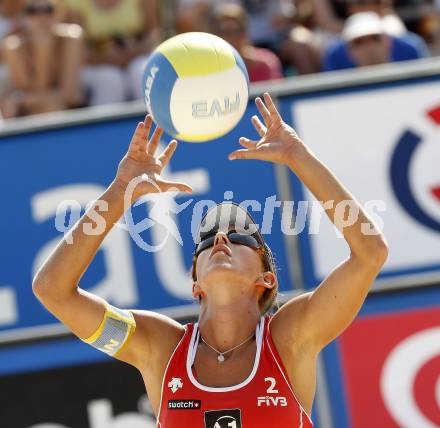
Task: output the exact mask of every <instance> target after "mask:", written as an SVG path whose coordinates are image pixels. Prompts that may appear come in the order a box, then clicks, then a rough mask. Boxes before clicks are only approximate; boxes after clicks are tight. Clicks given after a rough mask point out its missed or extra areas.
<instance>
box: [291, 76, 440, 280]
mask: <svg viewBox="0 0 440 428" xmlns="http://www.w3.org/2000/svg"><path fill="white" fill-rule="evenodd" d="M291 112H292V117H293V120H294V123H295V126H296V129H297V131H298V133H299V135H300V136H301V137H302V139H303V140H304V141H305V143H306V144H307V145H308V146H309V147H310V148H311V149H312V150H313V151H314V152H315V153H316V155H317V156H318V158H319V159H321V160H322V161H323V162H324V163H325V164H327V165H328V166H329V167H330V168H331V170H332V171H333V172H334V173H335V174H336V176H337V177H338V178H339V179H340V180H341V181H342V183H343V184H344V185H345V186H346V187H347V188H348V189H349V190H350V191H351V192H352V193H353V195H354V196H355V197H356V198H357V199H358V200H359V201H361V202H362V203H363V204H364V205H367V204H371V206H372V207H373V211H375V212H376V214H375V216H376V217H377V215H379V216H380V217H381V218H382V220H383V223H384V233H385V235H386V238H387V240H388V243H389V245H390V255H389V258H388V260H387V262H386V264H385V266H384V269H383V272H387V273H395V274H396V275H401V274H405V273H406V274H409V273H414V272H418V273H419V274H420V273H421V271H422V272H423V273H425V274H426V272H428V271H430V272H431V275H432V272H433V268H434V269H435V268H436V267H438V271H437V272H438V276H439V277H440V168H439V162H440V83H439V82H429V83H418V84H411V85H406V86H405V85H403V86H397V87H391V88H385V89H384V88H381V89H371V90H362V91H359V90H357V91H354V92H347V93H342V94H338V95H332V96H323V97H313V98H312V99H307V100H301V101H297V102H295V103H294V104H293V105H292V109H291ZM306 198H308V199H312V198H313V197H312V195H311V194H310V193H309V192H308V191H307V192H306ZM368 201H383V202H384V203H385V207H386V208H385V210H384V211H383V212H380V211H381V210H380V209H377V208H376V209H375V208H374V206H375V205H376V204H375V203H372V202H368ZM383 202H381V203H378V204H377V205H376V206H380V205H383ZM309 239H310V244H311V252H312V260H313V264H314V266H313V267H314V271H315V276H316V277H317V278H322V277H324V276H325V275H326V274H327V273H328V272H329V271H330V270H331V269H333V268H334V267H335V265H336V264H338V263H339V262H340V261H341V260H342V259H343V258H344V257H346V256H347V254H348V247H347V245H346V244H345V241H344V240H343V239H338V238H336V233H335V228H334V227H333V225H332V224H331V223H330V222H329V221H328V220H327V219H325V221H323V222H322V224H321V226H320V228H319V233H318V234H315V235H309Z"/></svg>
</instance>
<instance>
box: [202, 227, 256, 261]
mask: <svg viewBox="0 0 440 428" xmlns="http://www.w3.org/2000/svg"><path fill="white" fill-rule="evenodd" d="M216 235H217V232H213V233H211V234H208V235H206V236H205V237H203V238H202V240H201V241H200V242H199V244H197V246H196V249H195V251H194V257H197V256H198V255H199V254H200V253H201V252H202V251H204V250H206V249H207V248H210V247H212V246H213V245H214V242H215V237H216ZM226 235H227V237H228V239H229V241H231V242H232V243H233V244H239V245H246V247H250V248H253V249H254V250H259V249H262V248H263V244H262V243H261V242H259V241H258V240H257V238H255V237H254V236H252V235H247V234H245V233H240V232H237V231H236V230H230V231H229V232H228V233H227V234H226Z"/></svg>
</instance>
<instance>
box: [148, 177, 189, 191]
mask: <svg viewBox="0 0 440 428" xmlns="http://www.w3.org/2000/svg"><path fill="white" fill-rule="evenodd" d="M157 184H158V185H159V187H160V190H161V191H162V192H169V191H172V190H178V191H179V192H185V193H192V191H193V189H192V187H191V186H189V185H188V184H186V183H182V182H181V181H168V180H163V179H162V178H160V179H158V180H157Z"/></svg>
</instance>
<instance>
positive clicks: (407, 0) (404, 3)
mask: <svg viewBox="0 0 440 428" xmlns="http://www.w3.org/2000/svg"><path fill="white" fill-rule="evenodd" d="M434 3H435V0H434V1H433V0H394V7H395V9H396V11H397V13H398V14H399V16H400V17H401V18H402V20H403V22H404V23H405V26H406V28H408V30H409V31H411V32H414V33H417V34H419V35H420V36H421V37H423V38H424V39H425V40H426V41H427V42H430V41H431V40H432V38H433V36H434V34H433V33H434V32H435V26H436V20H437V18H436V16H435V6H434Z"/></svg>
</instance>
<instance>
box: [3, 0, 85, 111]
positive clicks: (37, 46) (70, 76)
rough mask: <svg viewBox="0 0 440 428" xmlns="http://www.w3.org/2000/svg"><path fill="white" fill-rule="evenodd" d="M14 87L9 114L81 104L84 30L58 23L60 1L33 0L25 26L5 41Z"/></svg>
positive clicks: (8, 95)
mask: <svg viewBox="0 0 440 428" xmlns="http://www.w3.org/2000/svg"><path fill="white" fill-rule="evenodd" d="M1 48H2V56H3V59H4V62H5V64H6V66H7V71H8V79H9V83H10V89H9V91H7V93H6V94H4V96H3V97H2V98H3V99H2V112H3V116H4V117H5V118H11V117H16V116H23V115H28V114H35V113H45V112H50V111H57V110H62V109H66V108H73V107H77V106H81V105H83V103H84V99H83V95H82V93H81V90H80V82H79V76H80V70H81V64H82V30H81V27H79V26H78V25H73V24H65V23H61V22H59V21H58V17H57V9H56V1H55V0H28V1H26V2H25V4H24V11H23V21H22V23H21V25H20V28H19V29H18V30H17V31H15V32H13V33H12V34H9V35H8V36H6V37H5V38H4V39H3V41H2V46H1Z"/></svg>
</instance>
